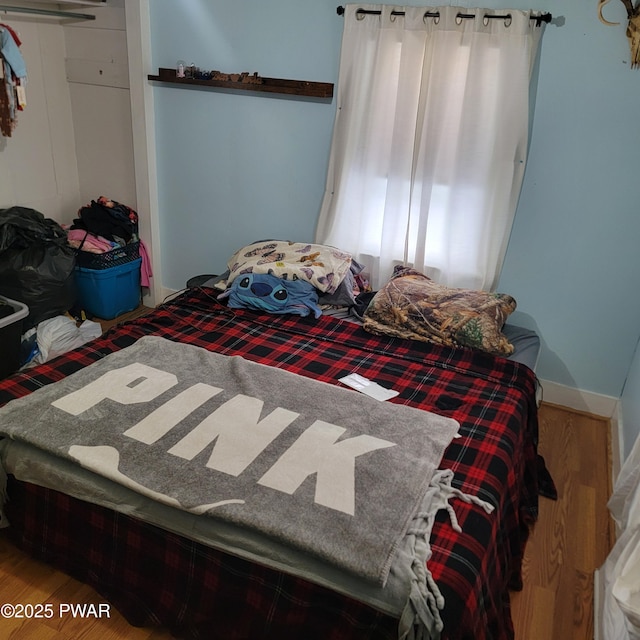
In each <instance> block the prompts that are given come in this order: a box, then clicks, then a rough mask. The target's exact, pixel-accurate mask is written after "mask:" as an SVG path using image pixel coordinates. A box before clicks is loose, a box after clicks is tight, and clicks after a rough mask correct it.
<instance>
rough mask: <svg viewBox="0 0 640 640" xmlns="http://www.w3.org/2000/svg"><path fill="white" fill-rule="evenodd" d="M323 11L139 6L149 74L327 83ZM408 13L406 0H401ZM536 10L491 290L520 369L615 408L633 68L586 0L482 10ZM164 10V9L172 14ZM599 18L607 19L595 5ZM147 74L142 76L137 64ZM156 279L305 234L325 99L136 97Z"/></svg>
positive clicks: (630, 250) (210, 1)
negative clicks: (141, 113)
mask: <svg viewBox="0 0 640 640" xmlns="http://www.w3.org/2000/svg"><path fill="white" fill-rule="evenodd" d="M337 4H338V2H336V1H335V0H332V1H331V2H329V1H328V0H274V1H272V2H268V3H267V2H264V0H236V1H235V2H227V3H220V2H215V1H214V0H182V1H181V2H180V3H176V2H174V1H173V0H154V1H153V2H152V3H150V5H151V21H152V46H153V66H154V69H155V68H157V67H173V66H174V65H175V63H176V61H177V60H178V59H182V60H185V61H186V62H188V63H189V62H195V63H196V64H197V65H198V66H200V67H202V68H207V67H208V68H215V69H218V70H220V71H224V72H240V71H249V72H254V71H257V72H258V73H259V74H260V75H262V76H270V77H279V78H290V79H298V80H316V81H321V82H334V83H337V80H338V78H337V74H338V63H339V53H340V39H341V33H342V18H340V17H338V16H337V15H336V11H335V9H336V6H337ZM407 4H412V5H418V4H423V3H421V2H408V3H407ZM486 6H490V7H515V8H535V9H539V10H546V11H550V12H552V13H553V15H554V18H555V20H554V23H553V24H551V25H549V26H548V27H547V28H546V32H545V35H544V38H543V42H542V52H541V59H540V69H539V80H538V90H537V102H536V108H535V118H534V123H533V137H532V142H531V147H530V156H529V163H528V166H527V170H526V175H525V182H524V185H523V191H522V195H521V199H520V204H519V207H518V212H517V216H516V222H515V225H514V229H513V232H512V237H511V241H510V244H509V249H508V253H507V257H506V262H505V266H504V269H503V274H502V278H501V280H500V285H499V289H500V290H501V291H505V292H508V293H511V294H512V295H514V297H515V298H516V299H517V300H518V311H516V314H515V317H514V321H516V322H518V323H519V324H522V325H525V326H528V327H531V328H535V329H537V330H538V332H539V334H540V336H541V339H542V345H543V347H542V353H541V358H540V362H539V370H538V374H539V376H540V377H541V378H543V379H547V380H551V381H553V382H557V383H560V384H564V385H567V386H570V387H574V388H578V389H583V390H586V391H592V392H596V393H601V394H605V395H611V396H614V397H618V396H619V395H620V393H621V391H622V388H623V384H624V381H625V378H626V375H627V372H628V370H629V368H630V365H631V358H632V356H633V352H634V349H635V345H636V342H637V340H638V336H639V334H640V296H638V293H637V288H636V287H635V285H636V283H637V282H638V281H639V280H640V278H639V276H640V257H639V256H638V254H637V246H638V239H639V238H640V215H638V212H637V207H638V203H639V202H640V197H639V196H640V180H639V179H638V178H637V177H636V175H637V172H638V168H639V167H640V125H638V122H637V114H638V105H639V104H640V70H631V69H630V66H629V53H628V47H627V41H626V38H625V34H624V26H623V25H621V26H619V27H607V26H605V25H603V24H602V23H600V22H599V21H598V17H597V3H596V2H595V0H594V2H591V3H576V2H570V1H569V0H557V1H554V2H551V1H550V0H539V1H538V3H537V4H536V5H534V6H532V5H530V4H529V3H528V2H525V0H513V1H512V2H502V3H501V2H496V1H495V0H493V1H488V2H486ZM178 7H179V8H178ZM605 11H606V15H607V18H608V19H610V20H612V21H616V20H622V19H623V18H624V9H623V6H622V3H617V4H614V3H613V2H612V3H609V5H607V7H606V8H605ZM151 71H153V70H151ZM154 97H155V105H156V126H157V145H158V172H159V175H158V180H159V185H160V186H159V200H160V207H161V211H160V214H161V235H162V254H163V270H164V272H163V274H162V279H163V283H164V285H165V286H167V287H170V288H174V289H179V288H181V287H183V286H184V283H185V281H186V280H187V279H188V278H189V277H190V276H192V275H195V274H198V273H218V272H220V271H221V270H222V269H224V266H225V261H226V259H227V258H228V257H229V256H230V255H231V253H233V251H235V250H236V249H237V248H238V247H239V246H242V245H244V244H247V243H249V242H251V241H253V240H255V239H259V238H266V237H286V238H292V239H295V240H299V241H309V240H312V239H313V235H314V229H315V224H316V220H317V216H318V211H319V208H320V203H321V201H322V194H323V190H324V181H325V176H326V167H327V159H328V154H329V146H330V142H331V130H332V125H333V117H334V112H335V100H334V101H329V102H314V101H310V100H296V99H287V98H279V97H269V96H267V95H264V94H263V95H257V96H256V95H244V94H240V93H239V92H238V93H226V92H222V91H213V90H196V89H176V88H173V87H171V86H170V85H167V86H160V85H158V86H157V87H156V88H155V89H154Z"/></svg>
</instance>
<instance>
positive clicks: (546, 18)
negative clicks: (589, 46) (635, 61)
mask: <svg viewBox="0 0 640 640" xmlns="http://www.w3.org/2000/svg"><path fill="white" fill-rule="evenodd" d="M336 12H337V14H338V15H339V16H342V15H344V7H342V6H340V7H337V9H336ZM356 13H358V14H360V15H373V16H379V15H380V14H381V13H382V11H377V10H375V9H358V10H357V11H356ZM404 14H405V12H404V11H392V12H391V15H392V16H403V15H404ZM424 17H425V18H439V17H440V12H439V11H427V12H426V13H425V14H424ZM457 17H458V18H464V19H470V18H475V16H474V15H473V14H470V13H459V14H458V15H457ZM484 17H485V18H487V19H489V20H508V19H509V18H511V15H510V14H506V15H501V16H498V15H491V14H488V13H487V14H485V15H484ZM551 18H552V16H551V14H550V13H541V14H540V15H539V16H531V20H535V21H536V22H537V24H538V26H540V23H542V22H551Z"/></svg>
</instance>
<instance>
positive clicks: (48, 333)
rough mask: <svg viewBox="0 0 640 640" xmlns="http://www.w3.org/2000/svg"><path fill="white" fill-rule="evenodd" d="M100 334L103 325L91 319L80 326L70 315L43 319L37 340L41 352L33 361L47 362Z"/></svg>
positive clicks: (39, 325) (38, 328) (39, 326)
mask: <svg viewBox="0 0 640 640" xmlns="http://www.w3.org/2000/svg"><path fill="white" fill-rule="evenodd" d="M100 335H102V327H101V326H100V324H99V323H98V322H92V321H91V320H85V321H84V322H83V323H82V324H81V325H80V326H79V327H78V326H77V325H76V323H75V321H74V320H72V319H71V318H69V317H68V316H56V317H55V318H51V319H50V320H43V321H42V322H40V323H39V324H38V327H37V338H36V340H37V342H38V350H39V353H38V354H37V355H36V356H35V357H34V358H33V362H34V363H42V362H47V361H48V360H51V359H52V358H55V357H56V356H59V355H61V354H63V353H66V352H67V351H71V350H72V349H75V348H76V347H81V346H82V345H83V344H86V343H87V342H89V341H90V340H93V339H94V338H97V337H99V336H100Z"/></svg>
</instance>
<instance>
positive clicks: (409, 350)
mask: <svg viewBox="0 0 640 640" xmlns="http://www.w3.org/2000/svg"><path fill="white" fill-rule="evenodd" d="M215 293H216V292H215V291H213V290H211V289H200V290H197V289H192V290H189V291H187V292H185V293H183V294H182V295H181V296H179V297H178V298H176V299H175V300H173V301H171V302H169V303H166V304H164V305H162V306H161V307H159V308H158V309H155V310H154V311H153V312H152V313H151V314H149V315H148V316H145V317H143V318H139V319H136V320H133V321H131V322H128V323H126V324H123V325H120V326H118V327H116V328H114V329H112V330H111V331H109V332H108V333H107V334H106V335H105V336H103V337H102V338H99V339H97V340H95V341H93V342H92V343H90V344H88V345H86V346H85V347H82V348H80V349H77V350H75V351H72V352H69V353H67V354H65V355H64V356H61V357H60V358H57V359H55V360H53V361H51V362H49V363H46V364H44V365H40V366H38V367H36V368H34V369H31V370H29V371H27V372H25V373H21V374H17V375H15V376H13V377H11V378H9V379H7V380H5V381H2V382H0V405H1V404H4V403H6V402H8V401H9V400H11V399H12V398H15V397H19V396H22V395H25V394H28V393H30V392H31V391H34V390H35V389H37V388H39V387H40V386H42V385H46V384H50V383H52V382H55V381H57V380H60V379H62V378H63V377H64V376H67V375H69V374H71V373H74V372H76V371H78V370H79V369H81V368H83V367H85V366H87V365H89V364H91V363H92V362H95V361H96V360H99V359H100V358H102V357H104V356H105V355H107V354H109V353H111V352H113V351H115V350H118V349H121V348H124V347H127V346H129V345H131V344H132V343H133V342H135V341H136V340H137V339H138V338H140V337H141V336H144V335H149V334H154V335H160V336H163V337H165V338H168V339H171V340H176V341H180V342H186V343H190V344H194V345H197V346H200V347H204V348H206V349H209V350H212V351H216V352H219V353H222V354H226V355H240V356H242V357H244V358H246V359H248V360H252V361H255V362H260V363H263V364H267V365H271V366H274V367H281V368H283V369H286V370H288V371H290V372H293V373H297V374H299V375H303V376H308V377H311V378H315V379H318V380H322V381H324V382H328V383H332V384H339V383H338V382H337V381H338V378H340V377H342V376H344V375H347V374H349V373H353V372H358V373H359V374H361V375H364V376H366V377H368V378H370V379H372V380H375V381H376V382H378V383H380V384H382V385H384V386H387V387H390V388H393V389H395V390H397V391H399V392H400V393H399V395H398V396H397V397H396V398H394V399H393V400H391V402H396V403H403V404H408V405H411V406H414V407H419V408H423V409H426V410H429V411H434V412H436V413H440V414H442V415H446V416H449V417H452V418H455V419H456V420H458V421H459V423H460V425H461V428H460V434H461V436H462V437H460V438H457V439H455V440H454V441H453V443H452V444H451V445H450V446H449V448H448V450H447V452H446V454H445V457H444V459H443V461H442V468H450V469H452V470H453V472H454V474H455V480H454V486H456V487H457V488H459V489H461V490H462V491H463V492H465V493H471V494H474V495H476V496H478V497H480V498H482V499H483V500H486V501H488V502H489V503H491V504H493V505H494V506H495V507H496V509H495V511H494V512H493V513H492V514H487V513H485V512H484V511H483V510H482V509H480V508H478V507H476V506H473V505H470V504H467V503H465V502H463V501H462V500H453V501H452V504H453V506H454V509H455V512H456V515H457V518H458V522H459V524H460V526H461V527H462V533H456V532H455V531H454V530H453V528H452V527H451V523H450V521H449V518H448V516H447V514H446V513H442V512H441V513H440V515H439V516H438V519H437V521H436V523H435V526H434V529H433V532H432V536H431V549H432V554H433V555H432V558H431V559H430V560H429V568H430V570H431V572H432V574H433V577H434V579H435V580H436V582H437V583H438V585H439V587H440V589H441V591H442V593H443V595H444V599H445V608H444V611H443V612H442V617H443V620H444V625H445V626H444V633H443V637H445V638H449V639H451V640H453V639H455V638H465V639H472V638H473V640H483V639H487V640H488V639H508V638H512V637H513V628H512V624H511V616H510V610H509V589H510V588H517V587H518V586H519V584H520V569H521V560H522V554H523V551H524V545H525V542H526V538H527V534H528V531H529V527H530V526H531V524H532V523H533V522H534V520H535V518H536V515H537V504H538V486H537V475H536V474H537V464H538V459H537V453H536V441H537V415H536V403H535V376H534V374H533V373H532V372H531V371H530V370H529V369H528V368H527V367H525V366H523V365H520V364H518V363H514V362H511V361H508V360H506V359H502V358H494V357H492V356H489V355H486V354H483V353H480V352H474V351H471V350H466V349H451V348H446V347H440V346H436V345H431V344H429V343H422V342H413V341H408V340H400V339H395V338H382V337H379V336H374V335H372V334H368V333H366V332H365V331H364V330H363V329H362V328H361V327H360V326H358V325H356V324H353V323H349V322H344V321H340V320H336V319H333V318H329V317H321V318H319V319H318V320H315V319H312V318H299V317H294V316H273V315H259V314H256V313H253V312H250V311H243V310H231V309H228V308H227V307H225V306H222V305H221V304H220V303H219V302H217V301H216V300H215ZM354 393H356V392H355V391H354ZM10 480H11V479H10ZM8 491H9V497H10V500H9V502H8V504H7V513H8V515H9V520H10V522H11V524H12V527H11V529H12V530H13V532H14V534H15V539H16V542H17V544H19V545H20V546H21V547H23V548H25V549H26V550H27V551H29V552H30V553H32V554H33V555H36V556H37V557H39V558H41V559H44V560H46V561H48V562H51V563H52V564H54V565H55V566H57V567H58V568H60V569H62V570H64V571H66V572H68V573H70V574H71V575H74V576H75V577H77V578H79V579H80V580H82V581H84V582H87V583H89V584H91V585H92V586H93V587H95V588H96V589H97V591H98V592H100V593H101V594H102V595H103V596H105V597H106V598H108V599H109V600H110V601H111V602H112V603H113V604H114V606H116V607H117V608H118V609H119V610H120V611H121V612H122V613H123V614H124V615H125V616H126V617H127V619H128V620H129V621H130V622H131V623H132V624H135V625H145V624H160V625H164V626H166V627H168V628H170V629H172V630H173V631H174V632H175V633H176V634H178V635H180V636H188V637H201V638H225V639H232V638H251V639H252V640H253V639H257V640H261V639H263V638H264V639H266V638H274V639H275V638H287V639H288V638H300V639H301V640H302V639H304V640H310V639H314V638H317V639H318V640H332V639H336V640H338V639H340V640H343V639H353V640H356V639H357V640H360V639H365V638H388V639H392V638H396V637H397V621H396V620H394V619H392V618H390V617H389V616H387V615H385V614H382V613H380V612H376V611H374V610H373V609H371V608H369V607H368V606H366V605H364V604H362V603H359V602H357V601H355V600H352V599H349V598H346V597H344V596H341V595H338V594H335V593H333V592H332V591H330V590H328V589H326V588H323V587H320V586H317V585H314V584H312V583H310V582H307V581H305V580H302V579H300V578H295V577H293V576H290V575H286V574H284V573H281V572H278V571H274V570H272V569H268V568H266V567H264V566H262V565H260V564H259V563H250V562H248V561H246V560H241V559H239V558H234V557H232V556H230V555H228V554H224V553H221V552H219V551H217V550H215V549H211V548H208V547H206V546H204V545H202V544H198V543H195V542H192V541H189V540H186V539H184V538H182V537H179V536H177V535H174V534H171V533H167V532H164V531H162V530H160V529H158V528H156V527H154V526H152V525H149V524H146V523H142V522H139V521H136V520H134V519H132V518H130V517H128V516H125V515H122V514H119V513H115V512H112V511H110V510H108V509H104V508H102V507H99V506H96V505H91V504H88V503H84V502H81V501H79V500H76V499H73V498H70V497H68V496H65V495H63V494H61V493H59V492H56V491H52V490H49V489H44V488H41V487H36V486H34V485H29V484H26V483H20V482H17V481H15V480H13V481H10V484H9V488H8Z"/></svg>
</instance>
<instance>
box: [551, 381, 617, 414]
mask: <svg viewBox="0 0 640 640" xmlns="http://www.w3.org/2000/svg"><path fill="white" fill-rule="evenodd" d="M540 384H541V386H542V400H543V401H544V402H550V403H551V404H559V405H562V406H563V407H568V408H569V409H575V410H576V411H584V412H585V413H591V414H593V415H595V416H602V417H603V418H613V417H614V416H615V414H616V412H617V407H618V398H614V397H613V396H605V395H602V394H599V393H593V392H592V391H582V390H581V389H574V388H573V387H567V386H565V385H563V384H558V383H557V382H551V381H550V380H540Z"/></svg>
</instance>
